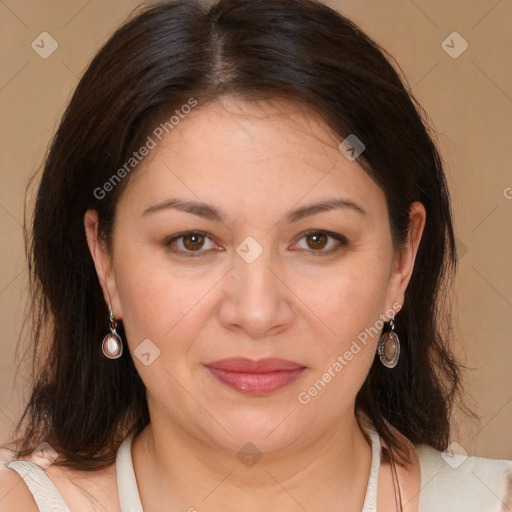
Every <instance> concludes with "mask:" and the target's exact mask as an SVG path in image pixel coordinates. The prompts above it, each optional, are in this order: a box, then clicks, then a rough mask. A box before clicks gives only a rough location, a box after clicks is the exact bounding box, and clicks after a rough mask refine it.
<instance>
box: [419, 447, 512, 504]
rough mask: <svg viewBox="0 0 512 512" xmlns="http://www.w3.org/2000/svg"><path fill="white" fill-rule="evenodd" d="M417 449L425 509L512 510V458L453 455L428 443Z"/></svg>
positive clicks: (422, 502) (422, 501)
mask: <svg viewBox="0 0 512 512" xmlns="http://www.w3.org/2000/svg"><path fill="white" fill-rule="evenodd" d="M415 449H416V453H417V454H418V459H419V462H420V469H421V493H420V509H421V511H422V512H430V511H435V512H444V511H446V512H448V511H450V512H457V511H459V510H460V511H464V512H473V511H475V512H477V511H478V512H481V511H483V510H485V511H488V512H494V511H496V512H502V511H507V512H508V511H509V510H512V461H508V460H498V459H486V458H482V457H471V456H466V455H451V454H449V453H447V452H441V451H439V450H436V449H434V448H432V447H431V446H426V445H418V446H415Z"/></svg>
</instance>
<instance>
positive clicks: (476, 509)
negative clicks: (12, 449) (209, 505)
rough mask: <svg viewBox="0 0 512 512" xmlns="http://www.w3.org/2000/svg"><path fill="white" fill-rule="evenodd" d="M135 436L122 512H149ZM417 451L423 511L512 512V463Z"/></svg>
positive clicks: (47, 507)
mask: <svg viewBox="0 0 512 512" xmlns="http://www.w3.org/2000/svg"><path fill="white" fill-rule="evenodd" d="M365 429H366V432H367V433H368V435H369V437H370V440H371V448H372V461H371V468H370V475H369V479H368V486H367V488H366V495H365V499H364V506H363V510H362V512H376V506H377V482H378V476H379V468H380V461H381V443H380V439H379V436H378V434H377V432H376V431H375V430H373V427H371V426H366V427H365ZM132 438H133V436H129V437H127V438H125V440H124V441H123V443H122V444H121V446H120V447H119V449H118V451H117V456H116V474H117V485H118V492H119V502H120V504H121V510H122V512H143V509H142V504H141V501H140V496H139V490H138V487H137V480H136V478H135V472H134V469H133V463H132V455H131V443H132ZM415 450H416V453H417V455H418V459H419V462H420V471H421V491H420V501H419V511H420V512H509V511H512V461H507V460H494V459H484V458H481V457H464V456H462V455H448V454H447V453H445V452H440V451H438V450H436V449H434V448H432V447H430V446H426V445H419V446H415ZM6 466H7V467H8V468H10V469H13V470H14V471H16V472H17V473H19V475H20V476H21V477H22V478H23V480H25V482H26V484H27V486H28V488H29V490H30V492H31V493H32V495H33V496H34V500H35V501H36V503H37V505H38V507H39V511H40V512H70V510H69V508H68V507H67V505H66V503H65V502H64V500H63V499H62V496H61V495H60V493H59V491H58V490H57V488H56V487H55V485H54V483H53V482H52V480H51V478H50V476H49V475H48V474H47V473H46V471H45V470H44V469H43V468H41V467H40V466H38V465H37V464H36V463H34V462H31V461H27V460H16V461H11V462H8V463H7V464H6ZM507 506H508V508H507Z"/></svg>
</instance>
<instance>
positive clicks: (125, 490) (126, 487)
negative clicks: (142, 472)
mask: <svg viewBox="0 0 512 512" xmlns="http://www.w3.org/2000/svg"><path fill="white" fill-rule="evenodd" d="M132 438H133V435H131V436H128V437H126V438H125V439H124V441H123V442H122V443H121V446H120V447H119V449H118V450H117V455H116V474H117V489H118V493H119V503H120V505H121V512H144V511H143V510H142V503H141V502H140V496H139V489H138V487H137V480H136V478H135V472H134V469H133V462H132V450H131V447H132Z"/></svg>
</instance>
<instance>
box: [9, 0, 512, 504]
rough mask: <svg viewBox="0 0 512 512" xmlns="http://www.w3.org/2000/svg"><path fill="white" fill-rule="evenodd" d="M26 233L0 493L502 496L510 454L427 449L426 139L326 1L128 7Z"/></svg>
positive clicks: (12, 498)
mask: <svg viewBox="0 0 512 512" xmlns="http://www.w3.org/2000/svg"><path fill="white" fill-rule="evenodd" d="M32 234H33V235H32V242H31V245H30V251H31V252H30V256H31V257H30V269H31V274H32V283H33V293H34V305H35V309H34V313H35V323H34V325H35V345H36V352H35V357H36V359H35V369H36V370H37V371H36V374H35V382H34V388H33V392H32V396H31V399H30V402H29V404H28V406H27V409H26V411H25V414H24V416H23V418H22V419H21V421H20V426H19V434H20V435H19V439H18V453H17V455H16V457H15V459H17V460H13V461H11V462H9V463H8V464H7V468H6V469H5V470H3V472H2V481H3V484H2V496H4V498H3V499H2V501H1V502H0V510H2V511H4V510H5V511H11V510H19V509H20V507H21V509H22V510H27V511H29V510H37V509H38V507H39V509H40V510H59V511H65V510H109V511H119V510H121V511H128V510H130V511H131V510H133V511H141V510H144V511H146V512H148V511H153V510H155V511H156V510H159V511H160V510H188V511H194V510H199V511H202V510H209V511H220V510H222V511H230V510H239V509H240V508H242V507H243V508H244V509H245V510H249V511H259V510H262V509H263V508H265V509H267V508H271V509H275V510H290V511H291V510H320V509H321V510H344V511H348V512H352V511H358V512H359V511H361V510H363V511H367V512H368V511H372V510H379V511H383V510H386V511H387V510H405V511H412V510H421V511H422V512H425V511H430V510H435V511H441V510H450V511H451V512H453V511H457V510H460V511H462V510H464V511H465V512H467V511H471V510H475V511H477V510H478V511H482V510H486V511H487V510H488V511H491V510H493V511H494V510H495V511H498V510H508V509H507V506H508V507H511V506H512V504H511V496H512V491H511V483H510V479H511V477H510V474H512V463H511V462H507V461H497V460H488V459H480V458H476V457H469V458H466V457H463V456H457V455H451V454H450V452H449V451H446V452H443V451H444V450H446V449H447V448H448V445H449V434H450V431H449V416H450V411H451V407H452V403H453V401H454V399H455V398H456V397H457V395H458V393H459V391H460V386H459V368H458V366H457V364H456V362H455V360H454V358H453V356H452V354H451V352H450V350H449V348H448V343H447V341H448V340H447V338H446V333H445V332H444V329H443V326H442V325H441V324H440V320H439V319H440V318H441V317H442V316H443V313H444V311H445V310H444V306H443V303H442V301H441V299H442V291H443V290H444V287H445V286H446V285H447V284H448V283H449V278H450V276H451V275H452V273H453V270H454V268H455V261H456V259H455V247H454V238H453V228H452V220H451V213H450V203H449V195H448V191H447V188H446V183H445V177H444V173H443V169H442V165H441V161H440V158H439V155H438V153H437V150H436V147H435V145H434V143H433V141H432V139H431V137H430V136H429V134H428V131H427V129H426V128H425V125H424V124H423V122H422V119H421V116H420V115H419V113H418V109H417V108H416V107H415V103H414V101H413V99H412V98H411V96H410V95H409V94H408V92H407V90H406V89H405V87H404V86H403V84H402V83H401V81H400V79H399V77H398V74H397V73H396V71H395V70H394V69H393V67H392V66H391V65H390V64H389V62H388V61H387V60H386V58H385V57H384V55H383V51H382V50H381V49H379V48H378V46H377V45H376V44H375V43H374V42H373V41H371V40H370V39H369V38H368V37H367V36H366V35H364V34H363V33H362V32H361V31H360V30H359V29H358V28H357V27H355V26H354V25H353V24H352V23H351V22H350V21H348V20H347V19H345V18H343V17H342V16H340V15H339V14H337V13H336V12H334V11H333V10H331V9H330V8H328V7H326V6H324V5H322V4H320V3H315V2H311V1H309V0H293V1H290V0H287V1H284V0H263V1H259V2H250V1H247V0H220V2H218V3H216V4H215V5H213V6H211V7H207V6H204V5H202V4H199V3H196V2H194V1H176V2H172V3H166V4H162V5H157V6H154V7H151V8H147V9H146V10H145V11H143V12H141V13H140V14H139V15H138V16H137V17H135V18H134V19H133V20H131V21H130V22H128V23H127V24H126V25H124V26H123V27H121V28H120V29H119V30H118V31H117V32H116V33H115V34H114V36H113V37H112V38H111V39H110V40H109V41H108V43H107V44H106V45H105V46H104V47H103V48H102V49H101V51H100V52H99V53H98V55H97V56H96V57H95V59H94V60H93V62H92V63H91V65H90V67H89V68H88V70H87V71H86V73H85V75H84V76H83V78H82V79H81V81H80V83H79V85H78V87H77V90H76V92H75V94H74V96H73V98H72V100H71V103H70V105H69V107H68V109H67V111H66V113H65V114H64V117H63V120H62V122H61V125H60V127H59V130H58V132H57V135H56V137H55V140H54V141H53V144H52V147H51V150H50V153H49V155H48V158H47V161H46V165H45V169H44V172H43V176H42V180H41V184H40V187H39V193H38V196H37V202H36V207H35V213H34V221H33V225H32ZM507 479H508V480H507ZM25 484H26V485H25ZM507 486H508V487H507ZM16 507H18V508H16Z"/></svg>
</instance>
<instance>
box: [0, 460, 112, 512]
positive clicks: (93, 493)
mask: <svg viewBox="0 0 512 512" xmlns="http://www.w3.org/2000/svg"><path fill="white" fill-rule="evenodd" d="M115 488H117V482H116V474H115V466H114V465H112V466H109V467H106V468H103V469H102V470H97V471H89V472H84V471H76V470H70V469H68V468H65V467H60V466H56V465H51V466H50V467H48V468H46V469H43V468H42V467H40V466H38V465H37V464H35V463H34V462H31V461H28V460H14V461H10V462H8V463H6V462H5V461H2V463H1V464H0V512H13V511H18V510H23V511H24V512H38V511H39V510H40V507H41V506H42V507H43V509H44V510H55V511H62V512H69V510H70V509H71V510H77V509H78V510H81V511H84V512H85V511H89V510H90V511H91V512H92V511H94V510H98V508H99V509H102V510H112V511H117V510H119V501H118V498H117V493H113V492H112V489H115ZM45 507H46V508H45Z"/></svg>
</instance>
